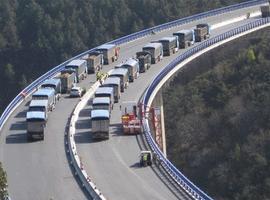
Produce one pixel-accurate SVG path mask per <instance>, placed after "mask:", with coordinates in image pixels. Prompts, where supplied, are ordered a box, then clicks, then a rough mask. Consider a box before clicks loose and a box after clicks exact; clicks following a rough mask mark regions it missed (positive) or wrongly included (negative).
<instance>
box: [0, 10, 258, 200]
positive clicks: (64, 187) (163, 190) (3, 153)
mask: <svg viewBox="0 0 270 200" xmlns="http://www.w3.org/2000/svg"><path fill="white" fill-rule="evenodd" d="M248 10H250V9H248ZM248 10H247V9H245V10H244V11H243V10H242V11H237V12H233V13H229V14H225V15H222V16H219V17H214V18H209V19H204V20H203V21H202V22H206V21H207V22H210V23H211V24H213V23H216V22H217V21H220V20H224V19H226V18H227V17H232V16H238V15H241V13H243V12H248ZM252 20H253V19H249V20H247V21H252ZM247 21H246V22H247ZM246 22H239V23H236V24H234V25H228V26H226V27H223V28H221V29H217V30H215V31H214V32H213V34H218V33H221V32H223V31H225V30H228V29H230V28H232V27H236V26H238V25H240V24H243V23H246ZM197 23H198V22H194V23H191V24H187V25H184V26H182V27H181V28H191V27H193V26H195V25H196V24H197ZM179 29H180V28H176V29H171V30H170V31H164V32H161V33H158V34H156V35H153V36H149V37H146V38H143V39H139V40H136V41H134V42H131V43H128V44H126V45H123V46H121V56H120V59H119V61H118V63H119V62H121V61H123V60H124V59H126V58H128V57H131V56H133V55H135V52H136V51H139V50H141V47H142V46H143V45H144V44H145V43H146V42H147V41H151V40H156V39H158V38H160V37H163V36H167V35H169V34H170V33H171V32H173V31H174V30H179ZM181 52H182V51H181ZM179 54H180V53H177V55H179ZM177 55H174V56H171V57H169V58H168V57H166V58H164V59H163V61H162V62H160V63H159V64H156V65H153V66H152V67H151V68H150V70H149V71H147V73H144V74H141V75H140V77H139V79H138V80H136V81H135V82H134V83H132V84H130V85H129V88H128V90H127V91H126V92H125V93H124V94H123V95H122V96H121V101H126V100H138V98H139V97H140V96H141V94H142V92H143V91H144V89H145V88H146V86H147V85H148V84H149V83H150V81H151V80H152V79H153V77H154V75H155V74H157V73H158V72H159V71H160V70H161V69H162V67H164V66H165V65H166V64H167V63H168V62H169V61H171V60H172V59H173V58H175V57H176V56H177ZM112 67H113V66H112V65H111V66H106V67H104V71H108V70H109V69H111V68H112ZM94 80H95V77H94V75H91V76H89V77H88V78H87V79H86V80H84V81H83V82H82V83H81V84H79V85H80V86H83V87H86V88H89V87H90V86H91V84H93V81H94ZM121 101H120V103H121ZM28 102H29V99H27V100H25V101H24V102H23V103H22V104H21V105H20V106H19V107H18V108H17V109H16V110H15V111H14V113H13V114H12V115H11V116H10V118H9V120H8V121H7V123H6V124H5V126H4V127H3V129H2V130H1V137H0V161H1V162H2V163H3V165H4V168H5V170H6V171H7V175H8V184H9V192H10V196H11V198H12V199H13V200H14V199H15V200H17V199H19V200H29V199H33V200H36V199H39V200H49V199H52V200H55V199H65V200H73V199H74V200H75V199H76V200H78V199H86V198H88V197H87V196H85V194H84V193H83V192H82V190H81V188H80V186H79V184H78V183H77V181H76V178H75V177H74V176H73V173H72V170H71V168H70V166H69V160H68V157H67V155H66V145H65V130H66V126H67V124H68V119H69V116H70V115H71V113H72V110H73V109H74V107H75V105H76V104H77V102H78V99H76V98H74V99H71V98H68V97H67V96H63V97H62V98H61V100H60V101H59V102H58V103H57V105H56V108H55V110H54V111H53V112H51V113H50V114H49V121H48V123H47V127H46V135H45V140H44V141H37V142H30V143H29V142H27V140H26V124H25V115H26V110H27V105H28ZM120 103H118V104H115V106H114V107H115V108H114V111H113V113H112V120H111V127H110V130H111V134H110V140H108V141H103V142H93V141H91V127H90V120H89V112H90V110H89V106H88V107H86V108H85V110H83V111H82V112H81V114H80V119H79V121H78V123H77V133H78V134H77V135H76V142H77V146H78V151H79V154H80V155H81V158H82V161H83V163H84V165H85V167H86V169H87V171H88V173H89V174H90V176H91V177H92V179H93V180H94V182H95V183H96V184H97V186H98V188H100V189H101V191H102V192H103V193H104V195H105V196H107V197H109V199H117V200H121V199H125V200H126V199H131V200H132V199H177V197H175V196H174V195H173V194H172V193H171V192H170V190H169V189H168V188H167V187H166V186H165V185H164V184H163V183H162V182H161V181H160V179H159V178H158V177H157V176H156V175H155V173H154V172H153V171H152V170H151V168H143V169H141V168H138V165H137V164H138V154H139V152H140V148H139V145H138V142H137V139H136V137H135V136H128V137H125V136H123V135H121V132H120V130H119V123H120V112H119V105H120Z"/></svg>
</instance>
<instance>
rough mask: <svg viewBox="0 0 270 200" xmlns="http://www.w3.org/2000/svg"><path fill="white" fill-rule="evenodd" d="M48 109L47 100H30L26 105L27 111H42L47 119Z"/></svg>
mask: <svg viewBox="0 0 270 200" xmlns="http://www.w3.org/2000/svg"><path fill="white" fill-rule="evenodd" d="M49 111H50V110H49V104H48V100H31V102H30V104H29V107H28V112H44V113H45V119H46V120H47V119H48V112H49Z"/></svg>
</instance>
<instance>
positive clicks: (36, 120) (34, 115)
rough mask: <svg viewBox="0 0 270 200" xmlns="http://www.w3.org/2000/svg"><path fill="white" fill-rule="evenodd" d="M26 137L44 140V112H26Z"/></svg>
mask: <svg viewBox="0 0 270 200" xmlns="http://www.w3.org/2000/svg"><path fill="white" fill-rule="evenodd" d="M26 124H27V139H28V140H33V139H41V140H44V129H45V126H46V117H45V112H39V111H31V112H27V114H26Z"/></svg>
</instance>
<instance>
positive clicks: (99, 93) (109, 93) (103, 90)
mask: <svg viewBox="0 0 270 200" xmlns="http://www.w3.org/2000/svg"><path fill="white" fill-rule="evenodd" d="M95 97H109V98H110V102H111V104H112V108H113V102H114V93H113V88H112V87H99V88H98V89H97V90H96V92H95Z"/></svg>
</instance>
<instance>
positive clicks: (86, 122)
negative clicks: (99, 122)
mask: <svg viewBox="0 0 270 200" xmlns="http://www.w3.org/2000/svg"><path fill="white" fill-rule="evenodd" d="M75 127H76V129H90V128H92V126H91V120H90V119H81V120H78V121H77V122H76V125H75Z"/></svg>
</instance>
